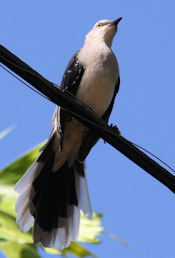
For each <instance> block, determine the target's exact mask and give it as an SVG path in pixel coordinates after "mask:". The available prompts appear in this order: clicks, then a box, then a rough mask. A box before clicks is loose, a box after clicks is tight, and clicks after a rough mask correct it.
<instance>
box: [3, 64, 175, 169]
mask: <svg viewBox="0 0 175 258" xmlns="http://www.w3.org/2000/svg"><path fill="white" fill-rule="evenodd" d="M7 61H8V62H10V61H9V60H7ZM10 63H11V64H13V65H14V66H16V67H18V68H20V69H21V70H24V71H27V72H28V73H30V74H33V75H35V76H37V77H40V78H41V77H42V76H39V75H38V74H37V73H33V72H31V71H28V70H27V69H24V68H22V67H20V66H18V65H16V64H14V63H13V62H10ZM0 67H2V68H3V69H4V70H5V71H7V72H8V73H9V74H10V75H12V76H13V77H14V78H16V79H17V80H18V81H20V82H21V83H23V84H24V85H26V86H27V87H28V88H30V89H31V90H33V91H34V92H36V93H37V94H39V95H40V96H42V97H44V98H45V99H47V100H49V101H52V100H51V99H50V98H48V97H47V96H45V95H44V94H42V93H40V92H39V91H37V90H35V89H34V88H33V87H32V86H30V85H28V84H27V83H25V82H24V81H23V80H21V79H20V78H18V76H16V75H14V74H13V73H12V72H10V71H9V70H8V69H7V68H5V67H4V66H3V65H0ZM52 85H53V86H55V87H56V88H59V89H60V87H59V86H58V85H57V84H55V83H52ZM60 90H61V89H60ZM62 91H64V92H65V93H66V94H68V95H70V96H71V97H73V98H74V99H76V101H77V102H79V103H80V104H83V105H84V106H85V107H86V105H85V103H84V102H82V101H81V100H80V99H77V98H76V97H75V95H73V94H72V93H71V92H69V91H67V90H64V89H63V90H62ZM64 109H65V110H66V111H68V112H69V113H71V114H72V115H75V116H77V117H79V118H81V119H83V120H84V121H86V122H88V123H89V124H91V125H95V126H96V127H98V128H100V129H102V130H103V131H105V132H107V133H110V134H113V135H114V136H116V133H115V132H112V131H111V130H108V129H106V128H104V127H102V126H100V125H98V124H96V123H94V122H93V121H91V120H89V119H85V118H84V117H82V116H81V115H79V114H77V113H74V112H73V111H71V110H69V109H67V108H64ZM119 136H120V137H121V138H123V139H125V140H126V141H127V142H128V143H130V144H132V145H134V146H135V147H138V148H139V149H141V150H143V151H145V152H147V153H149V154H150V155H151V156H153V157H154V158H156V159H157V160H159V161H160V162H161V163H163V164H164V165H165V166H166V167H168V168H169V169H170V170H171V171H173V172H174V173H175V170H174V169H173V168H172V167H170V166H169V165H168V164H167V163H166V162H164V161H163V160H161V159H160V158H159V157H157V156H156V155H154V154H153V153H151V152H150V151H148V150H146V149H145V148H143V147H141V146H139V145H138V144H136V143H133V142H131V141H128V140H127V139H126V138H124V137H123V136H121V135H119Z"/></svg>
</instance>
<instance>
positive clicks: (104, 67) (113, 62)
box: [77, 45, 119, 116]
mask: <svg viewBox="0 0 175 258" xmlns="http://www.w3.org/2000/svg"><path fill="white" fill-rule="evenodd" d="M78 58H79V61H80V62H81V63H82V64H83V65H84V67H85V72H84V74H83V77H82V80H81V83H80V86H79V89H78V92H77V97H78V98H79V99H80V100H81V101H83V102H84V103H86V104H89V105H91V106H92V107H94V109H95V113H96V114H98V115H99V116H102V115H103V114H104V113H105V111H106V110H107V108H108V106H109V104H110V102H111V100H112V97H113V94H114V89H115V85H116V81H117V79H118V76H119V69H118V63H117V59H116V57H115V55H114V53H113V52H112V51H111V49H110V48H108V47H106V45H105V46H104V47H103V48H101V49H100V50H98V51H97V50H94V51H93V50H92V51H89V49H88V53H87V51H85V50H84V49H83V51H80V52H79V55H78Z"/></svg>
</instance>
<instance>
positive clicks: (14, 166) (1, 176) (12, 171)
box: [0, 143, 44, 185]
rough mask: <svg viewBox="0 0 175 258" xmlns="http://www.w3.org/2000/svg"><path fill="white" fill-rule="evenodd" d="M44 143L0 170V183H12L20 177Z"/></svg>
mask: <svg viewBox="0 0 175 258" xmlns="http://www.w3.org/2000/svg"><path fill="white" fill-rule="evenodd" d="M43 144H44V143H42V144H39V145H38V146H36V147H35V148H33V149H32V150H30V151H29V152H27V153H26V154H24V155H23V156H22V157H20V158H19V159H17V160H16V161H14V162H13V163H11V164H10V165H8V166H7V167H6V168H4V169H3V170H1V171H0V184H1V185H2V184H3V185H14V184H16V182H17V181H18V180H19V179H20V178H21V177H22V175H23V174H24V172H25V171H26V170H27V169H28V168H29V167H30V165H31V164H32V163H33V162H34V160H35V159H36V158H37V157H38V155H39V150H40V149H41V147H42V146H43Z"/></svg>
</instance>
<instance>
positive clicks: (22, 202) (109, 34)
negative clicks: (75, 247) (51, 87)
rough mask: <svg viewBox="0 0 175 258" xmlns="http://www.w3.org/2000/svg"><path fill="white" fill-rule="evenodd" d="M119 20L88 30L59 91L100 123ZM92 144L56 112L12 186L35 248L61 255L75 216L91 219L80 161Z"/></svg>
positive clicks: (85, 132) (110, 87) (113, 89)
mask: <svg viewBox="0 0 175 258" xmlns="http://www.w3.org/2000/svg"><path fill="white" fill-rule="evenodd" d="M121 19H122V18H118V19H116V20H100V21H98V22H97V23H96V24H95V25H94V26H93V28H92V30H91V31H90V32H89V33H88V34H87V35H86V38H85V42H84V45H83V47H82V48H81V49H80V50H78V51H77V52H76V53H75V54H74V55H73V57H72V58H71V60H70V61H69V63H68V65H67V67H66V69H65V72H64V74H63V78H62V81H61V86H60V87H61V89H62V90H63V91H64V92H65V94H72V95H74V96H75V98H76V99H77V100H79V101H81V102H82V103H84V104H86V105H87V106H88V107H89V108H90V109H91V110H92V111H93V112H94V113H95V114H96V116H98V117H99V118H102V119H103V120H105V121H106V122H108V120H109V116H110V114H111V111H112V108H113V105H114V101H115V97H116V94H117V93H118V91H119V85H120V75H119V65H118V61H117V58H116V56H115V54H114V53H113V51H112V49H111V46H112V41H113V38H114V36H115V34H116V32H117V27H118V23H119V22H120V20H121ZM98 140H99V137H98V135H96V134H95V132H93V130H91V129H88V128H87V127H86V126H84V125H83V124H82V123H80V122H79V121H78V120H76V119H75V118H73V117H72V116H71V115H70V113H68V112H67V111H66V110H64V109H63V108H61V107H60V106H56V109H55V112H54V114H53V117H52V131H51V134H50V137H49V139H48V141H47V143H46V144H45V145H44V147H43V148H42V149H41V150H40V153H39V156H38V158H37V159H36V160H35V161H34V163H33V164H32V165H31V166H30V167H29V168H28V170H27V171H26V172H25V174H24V175H23V177H22V178H21V179H20V180H19V181H18V182H17V183H16V185H15V191H16V192H18V193H19V196H18V198H17V201H16V205H15V211H16V213H17V219H16V221H17V224H18V225H19V226H20V230H21V231H22V232H24V233H25V232H28V230H29V229H30V228H31V227H32V226H33V240H34V243H35V244H37V243H41V244H42V245H43V246H44V247H49V248H50V247H53V246H54V247H55V248H56V249H57V250H63V249H64V248H66V247H68V246H69V245H70V242H71V241H72V240H73V241H76V240H77V238H78V234H79V224H80V211H82V212H83V213H84V214H85V215H86V216H87V217H88V218H89V219H91V218H92V217H93V211H92V207H91V201H90V197H89V191H88V185H87V177H86V170H85V159H86V157H87V155H88V154H89V152H90V150H91V149H92V147H93V146H94V145H95V144H96V143H97V141H98Z"/></svg>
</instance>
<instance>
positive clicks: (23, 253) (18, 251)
mask: <svg viewBox="0 0 175 258" xmlns="http://www.w3.org/2000/svg"><path fill="white" fill-rule="evenodd" d="M0 247H1V249H2V250H3V252H4V254H5V255H6V256H7V257H13V258H23V257H25V258H31V257H32V258H39V257H40V256H39V255H38V253H37V249H36V247H35V246H34V245H31V244H19V243H17V242H15V241H0Z"/></svg>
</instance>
